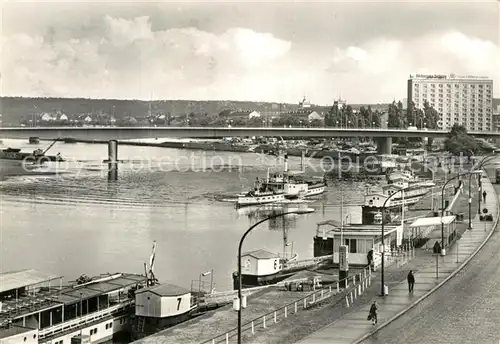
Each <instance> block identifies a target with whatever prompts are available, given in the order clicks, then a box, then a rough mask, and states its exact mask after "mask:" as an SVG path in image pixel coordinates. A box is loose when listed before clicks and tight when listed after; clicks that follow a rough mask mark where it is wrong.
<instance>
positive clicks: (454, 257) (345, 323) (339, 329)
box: [252, 175, 498, 344]
mask: <svg viewBox="0 0 500 344" xmlns="http://www.w3.org/2000/svg"><path fill="white" fill-rule="evenodd" d="M482 186H483V189H484V190H485V191H486V192H487V194H488V195H490V197H489V202H488V200H487V203H486V204H482V206H481V208H486V209H488V214H490V215H492V216H493V219H494V220H493V221H486V222H485V221H480V219H479V217H480V215H479V214H477V208H476V212H475V217H474V219H473V220H472V230H467V229H465V230H463V228H462V232H463V234H462V235H461V236H460V235H459V237H458V239H457V240H456V242H455V243H454V244H453V245H452V246H451V247H449V248H448V250H447V252H446V253H447V254H446V256H444V257H443V256H437V259H438V266H437V269H436V256H433V254H432V251H430V252H429V251H425V250H418V251H419V252H416V258H414V259H413V260H412V261H411V262H410V263H408V264H407V265H405V266H404V269H403V270H401V268H400V269H394V267H393V268H392V269H391V268H388V269H387V270H386V280H387V282H386V284H387V285H388V286H389V293H388V295H386V296H384V297H381V296H378V295H377V291H378V292H379V291H380V283H377V282H379V279H378V278H377V280H375V281H374V283H373V285H374V286H375V289H378V290H374V291H372V292H371V293H366V294H365V295H364V296H362V297H361V298H360V299H359V306H358V307H351V309H352V310H351V311H350V312H344V314H343V316H341V317H340V319H338V320H337V321H334V322H333V323H331V324H329V325H326V326H325V327H323V328H322V329H321V330H319V331H317V332H315V333H313V334H311V335H309V336H307V337H305V338H303V339H302V340H300V341H298V343H301V344H319V343H329V344H337V343H342V344H347V343H349V344H351V343H359V342H361V341H362V340H364V339H366V338H367V337H369V336H370V335H372V334H373V333H374V332H376V330H377V329H378V328H380V327H383V326H384V325H385V324H388V323H389V322H390V321H392V320H393V319H395V318H396V317H398V316H399V315H401V314H402V313H404V311H405V310H407V309H408V308H410V307H412V306H413V305H415V304H416V303H418V301H420V299H422V298H423V297H425V296H426V295H427V294H430V293H431V292H432V291H433V289H434V288H436V287H437V286H438V285H440V284H442V283H445V282H446V281H447V280H448V279H449V278H451V277H452V274H454V273H456V272H458V270H459V269H461V267H462V266H463V265H465V264H466V263H467V262H468V260H470V258H471V257H472V255H473V254H474V253H475V252H476V251H477V250H479V249H480V247H481V246H482V244H483V243H485V242H486V241H487V239H489V237H490V236H491V234H492V233H493V230H494V229H495V227H496V224H497V222H498V196H497V195H496V192H495V189H494V187H493V185H492V184H491V182H490V181H489V180H488V179H486V178H485V177H484V175H483V178H482ZM475 191H476V192H475V193H476V194H477V189H476V190H475ZM493 195H494V196H493ZM462 225H465V226H468V223H463V224H462ZM462 227H463V226H462ZM410 269H411V270H413V271H414V275H415V287H414V292H413V293H411V294H410V293H409V292H408V285H407V283H406V280H405V277H406V274H407V272H408V270H410ZM436 271H437V276H436ZM398 275H399V276H398ZM374 276H375V277H377V274H376V273H375V274H374ZM398 277H399V278H398ZM401 280H403V282H401ZM372 288H373V287H372ZM373 300H376V301H377V302H378V304H379V312H378V324H377V325H372V323H371V321H367V316H368V311H369V309H370V305H371V302H372V301H373ZM353 306H355V304H354V305H353ZM330 311H331V310H330ZM255 339H257V338H255ZM257 342H259V343H266V342H268V343H270V342H273V343H285V342H284V341H267V340H266V341H258V340H257V341H252V343H257Z"/></svg>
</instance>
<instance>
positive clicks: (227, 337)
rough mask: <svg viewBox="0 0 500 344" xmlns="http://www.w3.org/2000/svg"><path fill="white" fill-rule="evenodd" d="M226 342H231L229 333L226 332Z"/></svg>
mask: <svg viewBox="0 0 500 344" xmlns="http://www.w3.org/2000/svg"><path fill="white" fill-rule="evenodd" d="M226 344H229V333H226Z"/></svg>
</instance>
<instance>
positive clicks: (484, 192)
mask: <svg viewBox="0 0 500 344" xmlns="http://www.w3.org/2000/svg"><path fill="white" fill-rule="evenodd" d="M486 195H487V194H486V190H484V191H483V202H484V203H486Z"/></svg>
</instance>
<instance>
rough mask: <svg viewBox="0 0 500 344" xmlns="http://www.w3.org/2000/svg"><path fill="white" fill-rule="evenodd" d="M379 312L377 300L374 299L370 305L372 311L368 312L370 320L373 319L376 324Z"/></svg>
mask: <svg viewBox="0 0 500 344" xmlns="http://www.w3.org/2000/svg"><path fill="white" fill-rule="evenodd" d="M377 312H378V305H377V301H373V303H372V305H371V307H370V312H369V313H368V320H371V321H372V324H373V325H375V324H376V323H377V321H378V319H377Z"/></svg>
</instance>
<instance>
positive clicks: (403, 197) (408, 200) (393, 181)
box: [364, 170, 436, 208]
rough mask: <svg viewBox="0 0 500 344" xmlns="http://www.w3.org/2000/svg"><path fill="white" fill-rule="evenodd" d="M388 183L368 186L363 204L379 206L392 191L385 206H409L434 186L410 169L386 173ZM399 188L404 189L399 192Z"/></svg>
mask: <svg viewBox="0 0 500 344" xmlns="http://www.w3.org/2000/svg"><path fill="white" fill-rule="evenodd" d="M387 180H388V183H387V184H386V185H383V186H379V185H377V186H371V187H370V186H369V187H367V190H366V192H365V204H364V205H365V206H367V207H374V208H381V207H382V206H383V204H384V202H385V201H386V199H387V198H388V197H389V196H391V195H392V194H393V193H395V192H398V194H396V195H394V196H392V197H391V199H390V200H389V201H387V203H386V207H387V208H390V207H400V206H402V205H405V206H409V205H412V204H415V203H417V202H418V201H419V200H420V199H421V198H422V197H423V196H425V195H426V194H427V193H428V192H429V191H431V189H432V188H433V187H434V186H436V184H435V183H434V182H432V181H428V180H420V179H419V178H417V177H416V176H415V175H414V174H413V173H412V172H411V171H408V170H403V171H395V172H393V173H391V174H389V175H388V177H387ZM401 189H404V190H405V191H403V192H400V190H401Z"/></svg>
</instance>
